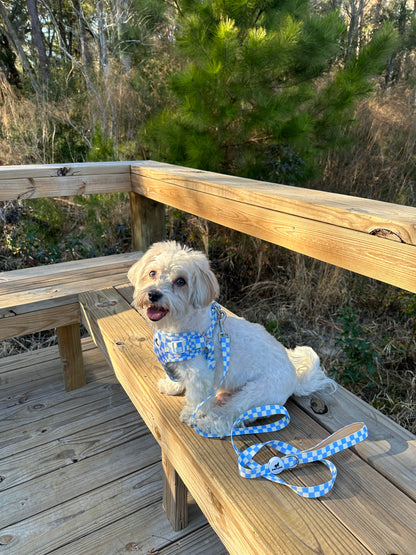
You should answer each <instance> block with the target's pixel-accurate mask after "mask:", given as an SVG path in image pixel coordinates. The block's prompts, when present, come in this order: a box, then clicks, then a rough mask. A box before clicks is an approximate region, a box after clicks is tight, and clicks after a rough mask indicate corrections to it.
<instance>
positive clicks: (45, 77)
mask: <svg viewBox="0 0 416 555" xmlns="http://www.w3.org/2000/svg"><path fill="white" fill-rule="evenodd" d="M26 6H27V11H28V13H29V18H30V22H31V24H32V40H33V44H34V45H35V48H36V50H37V53H38V57H39V69H40V76H41V79H42V81H43V82H44V83H46V82H48V81H49V60H48V56H47V55H46V48H45V41H44V37H43V33H42V27H41V24H40V21H39V14H38V7H37V5H36V0H26Z"/></svg>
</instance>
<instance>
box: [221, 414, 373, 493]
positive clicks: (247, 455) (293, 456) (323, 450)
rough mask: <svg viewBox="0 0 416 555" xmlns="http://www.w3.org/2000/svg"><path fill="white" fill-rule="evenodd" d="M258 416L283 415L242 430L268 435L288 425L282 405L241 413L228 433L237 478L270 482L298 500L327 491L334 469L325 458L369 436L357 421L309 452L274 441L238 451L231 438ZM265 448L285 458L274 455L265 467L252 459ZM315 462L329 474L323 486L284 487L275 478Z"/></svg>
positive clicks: (335, 471) (331, 483) (286, 415)
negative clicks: (261, 424)
mask: <svg viewBox="0 0 416 555" xmlns="http://www.w3.org/2000/svg"><path fill="white" fill-rule="evenodd" d="M257 414H260V415H261V416H271V415H283V418H281V419H280V420H278V421H277V422H275V423H273V424H268V425H266V426H249V427H247V428H243V430H244V431H245V433H248V434H250V433H262V432H266V431H267V432H269V431H271V430H270V427H272V428H273V427H274V428H275V429H282V428H284V427H285V426H287V424H288V423H289V422H290V417H289V413H288V412H287V410H286V408H285V407H282V406H281V405H269V406H266V407H258V408H255V409H251V410H249V411H247V412H245V413H244V414H242V415H241V416H240V417H239V418H238V419H237V420H236V422H235V424H234V426H233V429H232V430H231V442H232V444H233V447H234V450H235V451H236V453H237V455H238V469H239V474H240V476H243V477H244V478H249V479H252V478H259V477H263V478H266V479H267V480H271V481H273V482H276V483H278V484H282V485H284V486H287V487H289V488H291V489H292V490H293V491H294V492H295V493H297V494H298V495H300V496H301V497H308V498H316V497H321V496H322V495H325V494H326V493H328V492H330V491H331V489H332V487H333V485H334V482H335V478H336V476H337V469H336V467H335V465H334V464H333V463H332V462H331V461H328V460H327V459H326V458H327V457H328V456H330V455H333V454H335V453H338V452H339V451H343V450H344V449H348V448H349V447H352V446H353V445H356V444H357V443H359V442H361V441H363V440H364V439H366V437H367V436H368V430H367V427H366V426H365V424H363V423H362V422H359V423H354V424H350V425H349V426H345V428H342V429H341V430H338V431H337V432H335V433H334V434H332V435H331V436H329V437H328V438H326V439H325V440H323V441H321V442H320V443H319V444H317V445H315V446H314V447H312V448H311V449H306V450H304V451H301V450H300V449H297V448H296V447H294V446H293V445H289V444H288V443H284V442H283V441H277V440H272V441H267V442H265V443H257V444H255V445H252V446H250V447H247V448H246V449H245V450H244V451H240V450H239V449H238V448H237V447H236V445H235V443H234V436H236V435H241V428H240V427H239V426H241V423H244V421H246V420H251V419H252V418H255V417H256V415H257ZM273 431H274V430H273ZM264 447H267V448H269V449H272V450H275V451H277V452H279V453H280V454H283V455H285V456H283V457H278V456H274V457H272V458H271V459H270V460H269V461H268V462H267V463H266V464H262V465H261V464H259V463H258V462H256V461H255V460H254V457H255V456H256V455H257V454H258V453H259V451H260V450H261V449H263V448H264ZM317 461H318V462H321V463H323V464H324V465H325V466H326V467H327V468H328V469H329V470H330V473H331V478H330V480H328V481H327V482H325V483H323V484H318V485H316V486H294V485H292V484H287V483H286V482H285V481H284V480H282V479H281V478H279V477H278V476H277V474H280V473H281V472H282V471H284V470H290V469H293V468H295V467H297V466H299V465H301V464H306V463H310V462H317Z"/></svg>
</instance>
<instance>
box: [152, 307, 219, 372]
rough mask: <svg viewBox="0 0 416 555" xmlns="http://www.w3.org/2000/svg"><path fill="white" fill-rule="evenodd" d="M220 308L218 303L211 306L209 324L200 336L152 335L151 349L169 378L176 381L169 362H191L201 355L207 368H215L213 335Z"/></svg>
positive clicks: (187, 334)
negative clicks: (206, 362)
mask: <svg viewBox="0 0 416 555" xmlns="http://www.w3.org/2000/svg"><path fill="white" fill-rule="evenodd" d="M220 312H221V313H222V314H223V312H222V311H221V307H220V305H219V304H218V303H212V304H211V323H210V325H209V328H208V330H207V331H206V332H205V333H204V335H201V334H200V333H196V332H189V333H167V332H161V331H158V330H155V331H154V334H153V349H154V351H155V354H156V356H157V358H158V360H159V362H160V363H161V365H162V366H163V368H164V370H165V372H166V373H167V375H168V376H169V378H170V379H171V380H173V381H178V380H176V379H175V377H174V376H173V375H172V373H171V372H170V370H169V367H168V363H169V362H181V361H184V360H191V359H192V358H195V357H196V355H198V354H202V355H203V356H204V357H205V358H206V359H207V361H208V368H209V369H210V370H213V369H214V368H215V359H214V343H213V338H212V336H213V333H214V329H215V326H216V324H217V321H218V317H219V315H220Z"/></svg>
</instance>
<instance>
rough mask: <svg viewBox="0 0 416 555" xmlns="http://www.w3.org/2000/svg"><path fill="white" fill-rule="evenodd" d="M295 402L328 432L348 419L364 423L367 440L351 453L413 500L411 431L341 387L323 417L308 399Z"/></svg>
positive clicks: (414, 441)
mask: <svg viewBox="0 0 416 555" xmlns="http://www.w3.org/2000/svg"><path fill="white" fill-rule="evenodd" d="M297 402H298V403H299V405H300V406H302V408H303V409H304V410H305V411H306V412H308V414H310V415H311V416H312V417H313V418H314V419H315V420H317V421H318V422H319V423H320V424H322V426H324V427H325V428H326V429H327V430H328V432H331V433H332V432H335V431H336V430H338V429H339V428H342V427H343V426H346V425H347V424H349V423H350V422H351V421H352V420H356V421H360V422H361V421H363V422H365V423H366V425H367V427H368V431H369V437H368V438H367V440H366V441H364V442H362V443H359V444H357V445H356V446H355V447H354V449H355V451H356V452H357V453H358V454H359V455H360V456H361V457H363V459H364V460H366V461H367V462H368V463H369V464H370V465H372V466H374V468H376V469H377V470H378V471H379V472H381V473H382V474H383V475H384V476H386V477H387V478H388V479H389V480H391V481H392V482H393V483H394V484H396V485H397V486H398V487H399V488H400V489H402V490H403V491H405V492H406V493H407V494H408V495H409V496H410V497H412V498H413V499H414V500H415V501H416V462H415V461H416V437H415V436H414V435H413V434H412V433H411V432H409V431H408V430H406V429H404V428H402V427H401V426H399V424H397V423H396V422H394V421H393V420H391V418H388V417H387V416H385V415H384V414H382V413H381V412H379V411H378V410H376V409H375V408H373V407H371V406H370V405H369V404H368V403H365V402H364V401H362V400H361V399H359V398H358V397H357V396H356V395H354V394H353V393H351V392H350V391H347V390H346V389H344V388H343V387H339V388H338V391H337V393H336V395H334V396H332V397H331V398H329V399H328V400H327V402H326V405H327V408H328V412H327V413H325V414H315V413H314V412H313V410H312V409H311V407H310V402H309V400H308V399H301V398H299V399H297Z"/></svg>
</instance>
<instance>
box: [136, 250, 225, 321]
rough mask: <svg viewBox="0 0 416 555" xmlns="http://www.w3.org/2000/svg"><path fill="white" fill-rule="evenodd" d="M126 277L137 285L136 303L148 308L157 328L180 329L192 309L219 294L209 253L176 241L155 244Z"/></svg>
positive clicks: (201, 306)
mask: <svg viewBox="0 0 416 555" xmlns="http://www.w3.org/2000/svg"><path fill="white" fill-rule="evenodd" d="M127 277H128V278H129V280H130V281H131V283H132V284H133V285H134V299H133V303H132V305H133V307H134V308H136V309H145V310H146V316H147V317H148V318H149V320H151V322H152V325H153V326H154V327H157V328H164V329H167V328H171V329H178V328H179V327H180V326H179V325H178V324H179V323H180V322H183V321H184V319H186V317H187V316H188V315H189V313H190V311H192V310H197V309H200V308H204V307H206V306H208V305H209V304H210V303H211V302H212V301H213V300H214V299H215V298H216V297H217V296H218V294H219V285H218V281H217V278H216V277H215V275H214V273H213V272H212V270H211V269H210V266H209V262H208V259H207V258H206V256H205V255H204V254H203V253H202V252H199V251H195V250H193V249H190V248H188V247H183V246H181V245H179V244H178V243H176V242H174V241H165V242H161V243H155V244H154V245H152V246H151V247H150V249H149V250H148V251H147V252H146V253H145V254H144V255H143V256H142V258H141V259H140V260H139V261H138V262H136V263H135V264H134V265H133V266H132V267H131V268H130V270H129V272H128V274H127Z"/></svg>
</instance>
